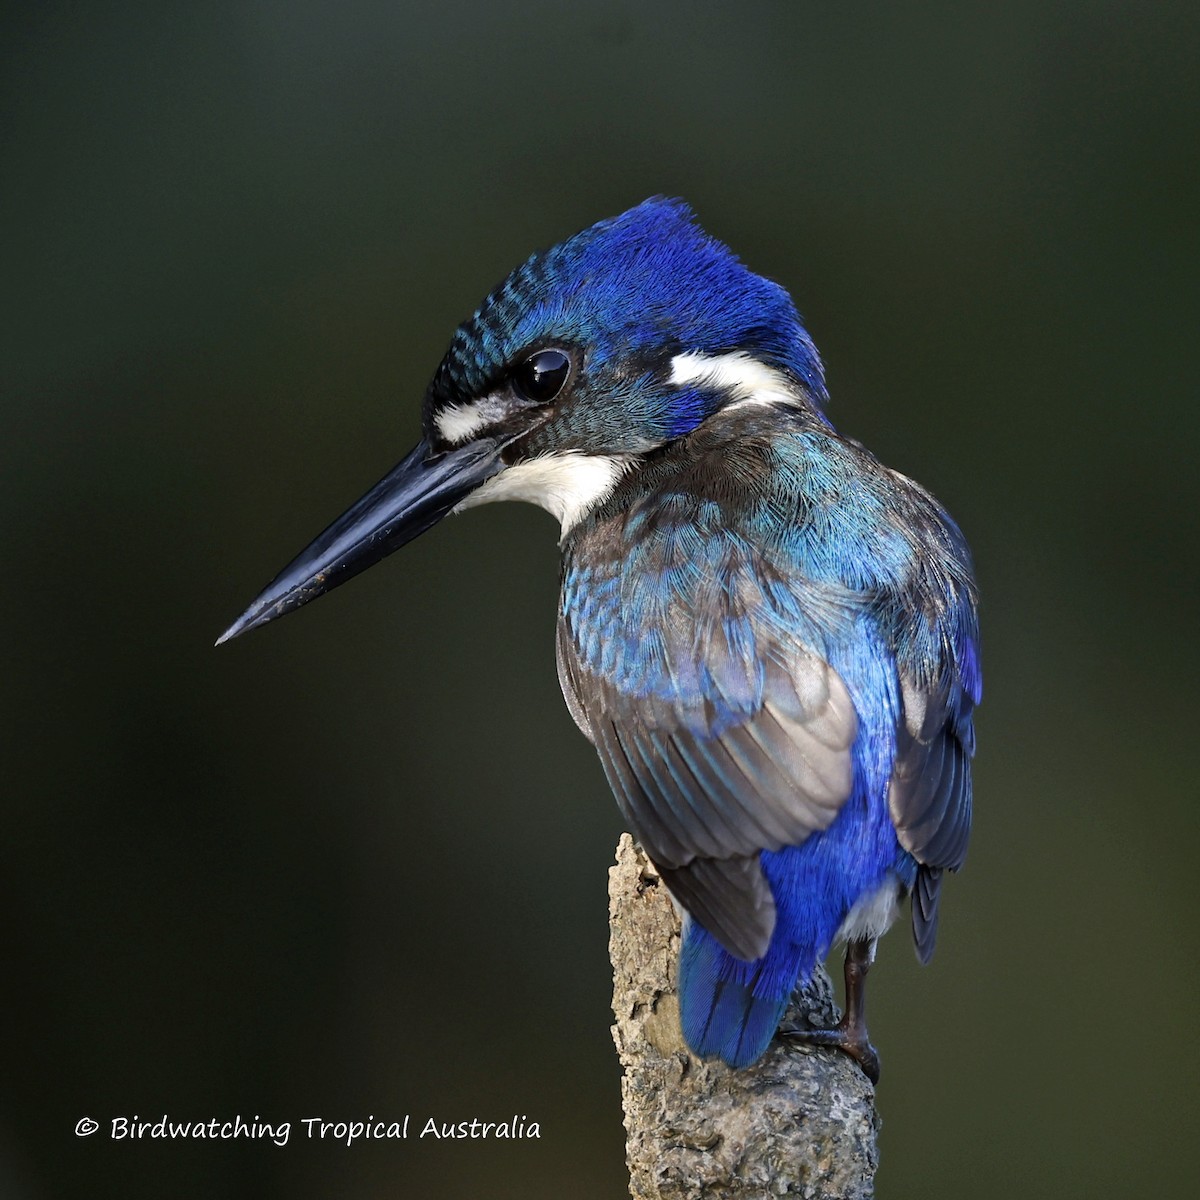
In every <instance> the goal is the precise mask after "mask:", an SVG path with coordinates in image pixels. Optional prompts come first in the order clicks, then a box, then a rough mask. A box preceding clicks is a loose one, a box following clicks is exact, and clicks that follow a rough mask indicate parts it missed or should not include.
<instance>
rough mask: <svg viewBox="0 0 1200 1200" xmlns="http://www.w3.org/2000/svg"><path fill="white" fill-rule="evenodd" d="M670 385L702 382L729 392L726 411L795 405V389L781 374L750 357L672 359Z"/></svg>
mask: <svg viewBox="0 0 1200 1200" xmlns="http://www.w3.org/2000/svg"><path fill="white" fill-rule="evenodd" d="M671 382H672V383H674V384H680V385H682V384H685V383H702V384H708V385H711V386H713V387H716V388H720V389H721V391H724V392H728V393H729V394H730V396H731V397H732V401H731V403H729V404H727V405H726V406H725V410H724V411H725V412H729V411H730V409H733V408H742V407H745V406H749V405H752V404H753V405H758V404H790V405H797V404H799V403H800V402H801V398H800V396H799V394H798V393H797V391H796V386H795V384H793V383H792V382H791V381H790V380H789V379H788V378H787V376H785V375H784V374H783V373H782V372H781V371H777V370H775V368H774V367H768V366H767V364H766V363H762V362H759V361H758V359H756V358H752V357H751V356H750V355H749V354H742V353H737V352H735V353H732V354H716V355H708V354H695V353H688V354H677V355H675V357H674V358H673V359H671Z"/></svg>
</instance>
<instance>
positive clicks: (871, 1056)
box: [779, 1021, 879, 1084]
mask: <svg viewBox="0 0 1200 1200" xmlns="http://www.w3.org/2000/svg"><path fill="white" fill-rule="evenodd" d="M779 1036H780V1037H781V1038H786V1039H787V1040H788V1041H790V1042H806V1043H808V1045H810V1046H833V1047H835V1048H836V1049H838V1050H841V1051H842V1052H843V1053H844V1054H848V1055H850V1057H851V1058H852V1059H854V1061H855V1062H856V1063H858V1065H859V1066H860V1067H862V1071H863V1074H864V1075H865V1076H866V1077H867V1078H868V1079H869V1080H870V1081H871V1082H872V1083H873V1084H875V1083H878V1082H879V1054H878V1052H877V1051H876V1049H875V1047H874V1046H872V1045H871V1043H870V1041H869V1040H868V1038H867V1027H866V1026H865V1025H849V1024H847V1023H846V1022H845V1021H840V1022H839V1023H838V1024H837V1025H835V1026H834V1027H833V1028H832V1029H803V1028H801V1027H800V1026H799V1025H782V1026H780V1028H779Z"/></svg>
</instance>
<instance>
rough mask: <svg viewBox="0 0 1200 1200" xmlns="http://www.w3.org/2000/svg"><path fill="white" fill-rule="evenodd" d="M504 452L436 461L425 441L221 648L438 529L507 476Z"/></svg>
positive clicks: (473, 447)
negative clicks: (502, 473) (474, 495)
mask: <svg viewBox="0 0 1200 1200" xmlns="http://www.w3.org/2000/svg"><path fill="white" fill-rule="evenodd" d="M502 448H503V444H502V443H501V442H500V441H498V440H495V439H492V438H481V439H480V440H479V441H476V442H472V443H470V444H469V445H467V446H463V447H461V448H460V449H457V450H451V451H448V452H446V453H444V454H434V453H433V451H432V450H431V449H430V446H429V443H428V441H426V440H425V439H422V440H421V441H420V442H419V443H418V444H417V445H416V446H415V447H414V449H413V450H412V451H411V452H410V453H409V454H408V455H407V457H406V458H405V459H404V461H403V462H401V463H400V464H399V465H397V466H395V467H393V468H392V470H391V471H389V472H388V473H387V474H386V475H385V476H384V477H383V478H382V479H381V480H380V481H379V482H378V483H377V484H376V485H375V486H374V487H373V488H372V489H371V490H370V491H369V492H368V493H367V494H366V495H365V496H364V497H363V498H362V499H361V500H359V502H358V503H357V504H355V505H354V507H353V508H351V509H349V511H347V512H345V513H343V514H342V515H341V516H340V517H338V519H337V520H336V521H334V523H333V524H332V525H330V526H329V528H328V529H326V530H325V532H324V533H323V534H321V536H320V537H319V538H317V540H316V541H315V542H313V543H312V545H311V546H309V547H308V548H307V549H306V550H303V551H302V552H301V553H300V554H299V555H297V557H296V558H294V559H293V560H292V561H291V562H290V563H288V565H287V566H286V567H284V569H283V570H282V571H281V572H280V573H279V574H278V575H277V576H276V577H275V578H274V579H273V580H272V581H271V582H270V583H269V584H268V585H267V586H266V588H264V589H263V592H262V594H261V595H260V596H259V597H258V599H257V600H255V601H254V603H253V604H251V605H250V607H249V608H248V609H246V611H245V612H244V613H242V615H241V616H240V617H238V619H237V620H236V621H234V623H233V624H232V625H230V627H229V628H228V629H227V630H225V632H224V633H223V634H221V636H220V637H219V638H218V639H217V645H218V646H219V645H220V644H221V643H222V642H227V641H229V640H230V638H235V637H237V636H238V635H239V634H243V633H245V632H246V631H247V630H248V629H255V628H257V626H259V625H265V624H266V623H267V622H268V621H273V620H274V619H275V618H276V617H282V616H283V615H284V613H289V612H291V611H292V609H294V608H299V607H300V606H301V605H302V604H307V603H308V602H309V601H310V600H315V599H316V598H317V597H318V596H320V595H322V594H323V593H325V592H328V591H332V590H333V589H334V588H335V587H337V586H338V585H339V584H342V583H345V582H346V580H347V579H352V578H353V577H354V576H355V575H357V574H358V573H359V572H360V571H365V570H366V569H367V568H368V567H370V566H373V565H374V564H375V563H377V562H378V561H379V560H380V559H381V558H385V557H386V556H387V555H389V554H391V552H392V551H393V550H398V549H399V548H400V547H401V546H403V545H404V544H405V543H407V542H411V541H412V540H413V538H415V537H418V536H419V535H420V534H422V533H424V532H425V530H427V529H429V528H430V527H431V526H433V525H436V524H437V523H438V521H440V520H441V519H442V518H443V517H444V516H445V515H446V514H447V513H448V512H449V511H450V510H451V509H452V508H453V507H454V506H455V505H456V504H457V503H458V502H459V501H460V500H462V499H464V498H465V497H466V496H468V495H469V494H470V493H471V492H473V491H474V490H475V489H476V488H477V487H479V485H480V484H481V483H484V482H485V481H486V480H488V479H490V478H491V477H492V476H493V475H495V474H496V473H497V472H498V471H499V470H501V468H502V467H503V465H504V464H503V463H502V462H501V461H500V450H501V449H502Z"/></svg>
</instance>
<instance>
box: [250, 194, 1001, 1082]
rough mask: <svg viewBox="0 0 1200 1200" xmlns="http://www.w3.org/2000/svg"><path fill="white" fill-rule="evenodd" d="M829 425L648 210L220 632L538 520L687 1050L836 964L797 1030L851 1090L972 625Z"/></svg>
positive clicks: (467, 345)
mask: <svg viewBox="0 0 1200 1200" xmlns="http://www.w3.org/2000/svg"><path fill="white" fill-rule="evenodd" d="M826 400H827V397H826V391H825V382H824V374H823V370H822V367H821V362H820V359H819V357H818V355H817V352H816V350H815V348H814V346H813V343H812V341H811V339H810V338H809V336H808V334H807V332H806V331H805V330H804V327H803V325H802V324H801V322H800V318H799V316H798V315H797V313H796V311H795V308H794V307H793V305H792V302H791V300H790V298H789V297H788V295H787V293H786V292H785V291H784V290H783V289H782V288H780V287H779V286H778V285H777V284H774V283H772V282H770V281H768V280H766V279H764V278H762V277H761V276H758V275H756V274H754V273H753V272H751V271H750V270H748V269H747V268H746V267H745V266H744V265H743V264H742V263H741V262H739V260H738V259H737V258H736V257H735V256H734V255H733V254H732V253H731V252H730V251H729V250H728V249H727V248H726V247H724V246H723V245H721V244H720V243H718V242H716V241H714V240H713V239H711V238H709V237H708V236H707V235H706V234H704V233H703V232H702V231H701V230H700V229H699V228H698V227H697V226H696V224H695V223H694V221H693V219H692V217H691V213H690V212H689V210H688V209H687V208H686V207H685V206H684V205H682V204H680V203H678V202H675V201H667V200H658V199H656V200H650V201H647V202H646V203H644V204H642V205H639V206H638V207H637V208H634V209H631V210H630V211H629V212H627V213H624V214H622V215H621V216H619V217H616V218H613V219H612V220H608V221H602V222H600V223H599V224H597V225H595V226H592V227H591V228H590V229H587V230H584V231H583V232H582V233H580V234H578V235H576V236H575V237H573V238H571V239H569V240H568V241H566V242H564V243H562V244H560V245H558V246H555V247H553V248H552V249H550V250H547V251H544V252H541V253H538V254H535V255H533V256H532V257H531V258H530V259H529V260H528V261H527V262H525V263H524V264H523V265H522V266H521V267H519V268H518V269H517V270H516V271H514V272H513V273H512V274H511V275H510V276H509V277H508V278H507V279H506V280H504V282H503V283H501V284H500V285H499V286H498V287H497V288H496V289H495V290H494V291H493V292H492V294H491V295H490V296H489V297H488V298H487V299H486V300H485V301H484V303H483V304H482V305H481V306H480V308H479V309H478V310H477V312H476V313H475V314H474V315H473V316H472V317H471V318H470V319H469V320H468V321H466V322H464V324H463V325H462V326H461V327H460V329H459V330H458V332H457V333H456V334H455V336H454V340H453V342H452V344H451V347H450V350H449V352H448V353H447V355H446V358H445V359H444V361H443V363H442V365H441V366H440V368H439V369H438V372H437V374H436V375H435V377H434V380H433V382H432V383H431V385H430V388H429V391H428V394H427V396H426V399H425V406H424V410H423V421H424V426H425V438H424V440H423V441H422V443H421V444H420V445H419V446H418V447H417V449H416V450H415V451H414V452H413V453H412V454H411V455H410V456H409V457H408V458H407V459H405V460H404V462H403V463H401V465H400V466H399V467H397V468H396V470H395V471H393V472H392V473H391V474H390V475H389V476H388V477H387V478H385V479H384V480H383V481H381V482H380V484H379V485H377V487H376V488H375V489H373V490H372V491H371V492H370V493H368V495H367V496H366V497H364V498H363V500H361V501H360V502H359V503H358V504H357V505H355V506H354V508H352V509H351V510H350V511H349V512H348V513H347V514H346V515H345V516H344V517H343V518H341V519H340V520H339V521H338V522H336V523H335V524H334V525H333V526H331V527H330V529H329V530H327V531H326V532H325V533H324V534H322V535H321V537H320V538H319V539H318V540H317V542H315V543H314V544H313V546H312V547H310V548H309V549H308V550H307V551H305V552H304V553H303V554H302V555H301V556H300V557H299V558H298V559H297V560H296V561H295V562H294V563H293V564H291V565H290V566H289V567H288V568H287V569H286V570H285V571H284V573H283V574H282V575H281V576H280V577H279V579H277V580H276V581H275V582H274V583H273V584H272V585H271V586H270V587H269V588H268V589H267V590H266V591H265V592H264V593H263V595H262V596H261V597H260V598H259V600H258V601H256V603H255V605H254V606H252V607H251V609H250V610H249V611H248V612H247V614H246V615H245V616H244V617H243V618H241V620H240V621H239V622H237V623H236V624H235V625H234V626H233V627H232V629H231V630H230V632H229V633H228V634H227V635H226V636H233V635H234V634H236V633H239V632H242V631H243V630H244V629H247V628H251V627H253V626H254V625H257V624H261V623H263V622H264V621H266V620H269V619H271V618H272V617H274V616H277V615H279V614H280V613H282V612H286V611H289V610H290V609H291V608H294V607H296V606H297V605H298V604H301V603H304V602H305V601H306V600H308V599H310V598H312V596H314V595H317V594H319V593H320V592H321V591H324V590H328V588H330V587H333V586H336V585H337V584H338V583H340V582H341V581H342V580H343V579H345V578H349V577H350V576H351V575H352V574H354V573H356V572H357V571H359V570H362V569H363V567H365V566H367V565H369V564H370V562H373V561H375V560H376V559H378V558H379V557H382V555H383V554H386V553H388V552H389V551H390V550H391V549H394V548H395V547H396V546H398V545H400V544H403V542H404V541H407V540H408V539H409V538H411V537H413V536H416V534H418V533H420V532H422V531H423V530H424V529H426V528H428V527H429V526H430V525H431V524H433V523H434V522H435V521H437V520H438V519H440V517H441V516H443V515H445V513H446V512H449V511H455V510H459V509H463V508H467V507H470V506H471V505H473V504H478V503H484V502H486V501H489V500H498V499H505V498H514V499H525V500H532V501H534V502H536V503H540V504H542V505H543V506H545V507H546V508H548V509H549V510H550V511H551V512H553V513H554V514H555V515H556V516H558V517H559V519H560V521H561V524H562V530H563V537H562V553H563V581H562V593H561V603H560V607H559V614H558V632H557V654H558V667H559V675H560V680H561V682H562V686H563V693H564V696H565V697H566V700H567V703H568V706H569V708H570V710H571V713H572V715H573V716H574V718H575V720H576V722H577V723H578V725H579V726H580V728H581V729H582V730H583V731H584V733H585V734H586V735H587V736H588V737H589V738H590V739H591V741H592V742H593V743H594V745H595V747H596V750H597V752H598V754H599V756H600V760H601V763H602V765H603V768H604V771H605V774H606V776H607V778H608V781H609V783H610V785H611V787H612V790H613V793H614V795H615V796H616V798H617V801H618V804H619V805H620V806H621V809H622V812H623V813H624V815H625V818H626V820H627V821H628V823H629V825H630V826H631V828H632V829H633V830H634V832H635V833H636V834H637V836H638V837H639V839H640V840H641V842H642V844H643V845H644V847H645V848H646V850H647V852H648V854H649V855H650V857H651V858H652V860H653V861H654V862H655V863H656V864H657V866H658V868H659V869H660V871H661V872H662V876H663V879H664V881H665V882H666V884H667V886H668V887H669V888H670V889H671V891H672V893H673V894H674V895H675V896H676V898H677V899H678V900H679V901H680V903H681V904H682V905H683V907H684V908H685V909H686V911H687V913H688V914H689V917H688V920H687V923H686V928H685V933H684V941H683V949H682V954H681V961H680V971H679V984H680V1002H681V1015H682V1023H683V1031H684V1035H685V1037H686V1039H687V1041H688V1043H689V1045H690V1046H691V1047H692V1049H693V1050H695V1051H696V1052H697V1053H698V1054H701V1055H706V1056H717V1057H720V1058H723V1059H724V1060H725V1061H726V1062H728V1063H730V1064H731V1065H732V1066H735V1067H741V1066H746V1065H747V1064H749V1063H752V1062H754V1061H755V1060H756V1059H757V1058H759V1057H760V1056H761V1055H762V1053H763V1052H764V1051H765V1049H766V1047H767V1045H768V1044H769V1043H770V1041H771V1039H772V1037H773V1036H774V1035H775V1032H776V1030H777V1028H778V1025H779V1021H780V1018H781V1015H782V1013H783V1010H784V1008H785V1006H786V1004H787V1000H788V998H789V996H790V994H791V993H792V991H793V989H794V988H795V987H796V985H797V983H799V982H803V981H805V980H806V979H807V978H808V976H809V975H810V974H811V972H812V971H813V969H814V966H815V965H816V964H817V963H818V962H819V961H821V960H822V959H823V958H824V957H825V956H826V955H827V954H828V952H829V950H830V948H831V947H832V945H833V944H834V942H835V941H836V940H838V939H839V938H840V939H845V940H846V941H847V942H848V947H849V948H848V951H847V993H848V1003H847V1010H848V1011H847V1015H846V1018H845V1019H844V1020H843V1022H842V1024H841V1025H840V1026H839V1027H838V1028H837V1029H836V1030H832V1031H815V1032H808V1033H805V1034H804V1035H802V1036H804V1037H806V1038H807V1039H809V1040H813V1041H820V1042H825V1043H827V1044H834V1045H839V1046H841V1047H842V1048H844V1049H846V1050H847V1051H848V1052H849V1053H851V1054H854V1055H855V1056H856V1057H857V1058H858V1059H859V1060H860V1061H861V1062H862V1063H863V1065H864V1068H865V1069H866V1070H867V1071H868V1073H869V1074H871V1075H872V1076H873V1077H874V1075H875V1074H876V1072H877V1068H878V1064H877V1059H876V1058H875V1055H874V1051H873V1049H872V1048H871V1047H870V1045H869V1042H868V1041H867V1037H866V1027H865V1023H864V1020H863V1008H862V986H863V984H862V981H863V977H864V976H865V973H866V970H867V968H868V967H869V965H870V962H871V959H872V957H873V953H874V943H875V939H876V938H877V937H878V936H879V935H880V934H881V933H882V932H883V931H884V930H885V929H886V928H887V926H888V924H889V923H890V922H891V920H892V918H893V916H894V913H895V910H896V906H897V904H898V902H899V901H900V900H901V899H902V898H903V897H904V896H907V895H911V897H912V927H913V935H914V940H915V944H916V947H917V953H918V955H919V957H920V958H921V959H922V961H925V960H927V959H928V957H929V956H930V954H931V953H932V951H933V944H934V939H935V936H936V930H937V913H938V904H939V898H940V887H941V882H942V876H943V872H945V871H947V870H955V869H957V868H958V867H959V866H961V865H962V862H963V858H964V855H965V853H966V844H967V836H968V833H969V829H970V821H971V778H970V757H971V755H972V754H973V752H974V731H973V726H972V710H973V707H974V705H975V704H976V703H978V701H979V698H980V670H979V654H978V629H977V624H976V615H975V605H976V599H975V588H974V584H973V581H972V575H971V565H970V556H969V554H968V551H967V548H966V544H965V542H964V540H963V538H962V535H961V534H960V532H959V530H958V528H957V527H956V526H955V524H954V523H953V521H952V520H951V519H950V518H949V517H948V516H947V515H946V513H945V512H944V511H943V510H942V509H941V507H940V506H939V505H938V504H937V502H936V501H935V500H934V499H933V498H932V497H931V496H930V495H929V494H928V493H927V492H925V491H924V490H923V489H922V488H920V487H919V486H918V485H916V484H915V483H913V482H912V481H911V480H909V479H906V478H905V477H904V476H902V475H900V474H898V473H896V472H894V471H892V470H890V469H888V468H887V467H885V466H883V465H882V464H881V463H880V462H879V461H878V460H877V459H876V458H875V457H874V456H873V455H872V454H870V452H869V451H867V450H866V449H864V448H863V447H862V446H861V445H859V444H858V443H857V442H855V441H853V440H852V439H850V438H847V437H844V436H842V435H841V434H839V433H838V432H837V431H836V430H835V429H834V427H833V426H832V425H831V423H830V422H829V420H828V418H827V417H826V415H825V411H824V410H825V404H826Z"/></svg>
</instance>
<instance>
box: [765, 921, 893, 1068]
mask: <svg viewBox="0 0 1200 1200" xmlns="http://www.w3.org/2000/svg"><path fill="white" fill-rule="evenodd" d="M874 961H875V939H874V938H862V939H860V940H858V941H853V942H850V943H849V944H848V945H847V946H846V967H845V972H846V1011H845V1012H844V1013H843V1014H842V1019H841V1020H840V1021H839V1022H838V1023H837V1024H836V1025H835V1026H834V1027H833V1028H832V1029H801V1028H799V1027H798V1026H795V1025H789V1026H783V1027H781V1028H780V1030H779V1035H780V1037H785V1038H788V1039H790V1040H791V1041H794V1042H808V1043H809V1044H810V1045H813V1046H836V1047H837V1048H838V1049H839V1050H842V1051H844V1052H845V1053H846V1054H848V1055H850V1057H851V1058H852V1059H854V1060H855V1062H857V1063H858V1065H859V1066H860V1067H862V1069H863V1074H864V1075H866V1077H867V1078H868V1079H869V1080H870V1081H871V1082H872V1083H878V1082H879V1055H878V1054H877V1053H876V1052H875V1047H874V1046H872V1045H871V1042H870V1039H869V1038H868V1037H867V972H868V971H869V970H870V969H871V964H872V963H873V962H874Z"/></svg>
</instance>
